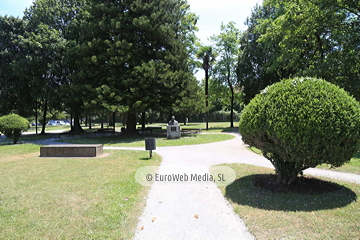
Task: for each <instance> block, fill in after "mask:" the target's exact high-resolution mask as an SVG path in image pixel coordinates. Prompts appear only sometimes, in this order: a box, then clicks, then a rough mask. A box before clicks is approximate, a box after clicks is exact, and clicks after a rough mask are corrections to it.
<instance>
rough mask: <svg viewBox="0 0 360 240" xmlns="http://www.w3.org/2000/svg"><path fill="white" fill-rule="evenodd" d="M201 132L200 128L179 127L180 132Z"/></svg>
mask: <svg viewBox="0 0 360 240" xmlns="http://www.w3.org/2000/svg"><path fill="white" fill-rule="evenodd" d="M191 132H194V133H201V128H181V133H191Z"/></svg>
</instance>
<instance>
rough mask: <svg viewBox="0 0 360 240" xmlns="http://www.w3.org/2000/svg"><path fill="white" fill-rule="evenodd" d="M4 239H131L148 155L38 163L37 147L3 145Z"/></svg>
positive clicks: (108, 154)
mask: <svg viewBox="0 0 360 240" xmlns="http://www.w3.org/2000/svg"><path fill="white" fill-rule="evenodd" d="M0 151H1V155H0V176H1V177H0V239H131V238H132V237H133V234H134V232H135V230H136V225H137V222H138V217H139V216H140V214H141V212H142V210H143V207H144V205H145V197H146V196H147V193H148V190H149V187H144V186H142V185H140V184H138V183H136V182H135V172H136V171H137V170H138V169H139V168H140V167H143V166H158V165H159V164H160V161H161V159H160V156H159V155H156V154H154V156H153V158H152V159H151V160H144V159H147V158H148V152H147V151H124V150H121V151H120V150H119V151H110V150H106V151H105V155H104V156H102V157H98V158H40V157H39V146H37V145H30V144H19V145H7V146H0Z"/></svg>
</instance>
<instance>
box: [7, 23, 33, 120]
mask: <svg viewBox="0 0 360 240" xmlns="http://www.w3.org/2000/svg"><path fill="white" fill-rule="evenodd" d="M25 29H26V22H25V21H23V20H21V19H19V18H15V17H12V16H4V17H1V16H0V62H1V64H0V114H9V113H11V112H13V111H15V112H16V113H18V114H19V115H21V116H25V117H28V116H31V115H32V107H33V106H32V104H31V103H32V102H33V99H32V97H31V95H30V91H31V88H30V86H29V83H28V79H27V78H24V77H23V76H22V75H21V74H20V73H19V71H18V70H19V68H18V67H17V66H18V64H19V61H22V59H24V58H25V54H24V49H23V48H22V46H21V45H20V37H21V36H22V35H24V34H25V32H26V30H25Z"/></svg>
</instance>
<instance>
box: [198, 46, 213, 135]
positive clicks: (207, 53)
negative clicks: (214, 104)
mask: <svg viewBox="0 0 360 240" xmlns="http://www.w3.org/2000/svg"><path fill="white" fill-rule="evenodd" d="M216 55H217V54H216V52H215V51H213V48H212V47H209V46H202V47H200V49H199V50H198V52H197V54H196V57H197V58H198V59H201V60H202V68H203V69H204V71H205V109H206V113H205V118H206V119H205V120H206V130H208V129H209V73H210V69H211V68H212V64H213V63H214V62H215V60H216Z"/></svg>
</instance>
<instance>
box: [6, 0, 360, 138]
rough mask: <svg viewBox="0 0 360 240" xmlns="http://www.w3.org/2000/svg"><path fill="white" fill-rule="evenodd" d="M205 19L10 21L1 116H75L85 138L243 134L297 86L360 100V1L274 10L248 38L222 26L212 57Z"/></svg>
mask: <svg viewBox="0 0 360 240" xmlns="http://www.w3.org/2000/svg"><path fill="white" fill-rule="evenodd" d="M229 7H231V6H229ZM197 19H198V17H197V16H196V15H194V14H193V13H191V12H190V6H189V5H188V4H187V2H186V1H182V0H172V1H165V0H154V1H151V2H150V1H141V0H138V1H130V0H122V1H114V0H108V1H100V0H86V1H84V0H37V1H35V2H34V3H33V5H32V6H31V7H30V8H29V9H27V10H26V11H25V14H24V17H23V18H22V19H19V18H14V17H9V16H4V17H0V62H1V65H0V89H1V90H0V114H1V115H4V114H9V113H11V112H15V113H17V114H19V115H22V116H24V117H34V116H36V117H35V118H37V116H39V117H40V118H41V120H38V119H35V121H40V122H43V123H45V122H46V118H47V117H48V118H49V117H53V118H57V117H55V116H56V115H58V114H60V115H61V114H62V113H63V112H66V113H68V116H67V117H69V116H70V118H71V119H74V120H75V121H74V126H72V129H73V131H76V132H80V131H81V130H82V129H81V127H80V124H79V122H80V121H79V120H80V119H85V118H86V116H102V115H103V114H105V115H106V116H107V115H111V116H112V117H110V118H111V119H114V118H115V117H117V118H122V119H123V121H122V122H126V124H127V129H128V131H130V132H131V131H134V130H135V124H136V122H142V123H143V124H145V123H146V122H152V119H155V120H154V121H165V120H167V119H166V118H168V116H171V115H176V116H177V118H179V120H180V121H181V122H182V121H183V120H184V119H185V118H186V117H188V118H190V120H192V121H200V122H202V121H205V118H206V112H209V115H208V119H209V120H210V121H224V120H226V121H230V126H233V122H234V121H237V120H238V114H239V113H240V112H241V110H242V109H243V107H244V104H248V103H249V101H250V100H251V99H252V98H253V97H254V96H255V95H256V94H257V93H259V92H260V90H262V89H264V88H265V87H266V86H268V85H270V84H272V83H275V82H278V81H280V80H281V79H284V78H290V77H296V76H310V77H319V78H323V79H325V80H327V81H329V82H332V83H335V84H337V85H339V86H340V87H343V88H344V89H345V90H346V91H348V92H350V94H352V95H353V96H354V97H356V98H357V99H358V100H359V99H360V81H359V79H360V78H359V74H360V73H359V71H360V64H359V61H360V3H359V2H358V1H353V0H311V1H309V0H298V1H290V0H285V1H284V0H265V1H264V2H263V5H257V6H256V7H255V8H254V9H253V10H252V13H251V16H250V17H249V18H248V19H247V21H246V25H247V27H248V28H247V30H245V31H243V32H242V31H239V30H238V29H237V28H236V26H235V23H234V22H230V23H227V24H222V26H221V29H220V30H221V31H220V34H219V35H214V36H211V37H210V40H211V43H212V44H211V46H202V45H201V44H199V43H198V40H197V39H196V37H195V33H196V31H197V27H196V21H197ZM203 70H204V71H205V79H204V80H203V81H202V82H198V81H197V80H196V79H195V77H194V75H195V73H196V72H197V71H203ZM164 116H167V117H164ZM93 118H94V117H93ZM150 118H151V119H150ZM115 120H116V121H118V120H117V119H115ZM43 131H44V128H43Z"/></svg>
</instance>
